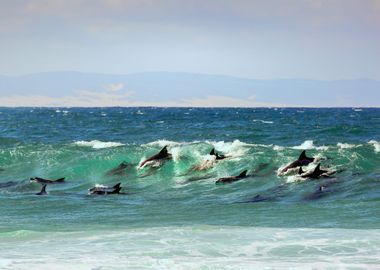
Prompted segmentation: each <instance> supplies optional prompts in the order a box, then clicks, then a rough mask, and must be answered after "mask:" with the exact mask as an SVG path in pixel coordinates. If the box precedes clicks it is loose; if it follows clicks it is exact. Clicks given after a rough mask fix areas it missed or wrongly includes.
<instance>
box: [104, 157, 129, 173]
mask: <svg viewBox="0 0 380 270" xmlns="http://www.w3.org/2000/svg"><path fill="white" fill-rule="evenodd" d="M128 167H130V165H129V164H128V163H127V162H126V161H123V162H122V163H120V164H119V166H117V167H116V168H113V169H111V170H109V171H108V172H107V173H106V175H107V176H113V175H123V174H125V169H127V168H128Z"/></svg>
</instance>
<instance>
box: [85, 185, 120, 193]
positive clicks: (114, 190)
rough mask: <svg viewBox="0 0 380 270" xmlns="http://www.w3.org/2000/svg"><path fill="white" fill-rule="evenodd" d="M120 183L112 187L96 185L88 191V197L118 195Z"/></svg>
mask: <svg viewBox="0 0 380 270" xmlns="http://www.w3.org/2000/svg"><path fill="white" fill-rule="evenodd" d="M120 184H121V183H117V184H116V185H114V186H113V187H108V186H102V185H96V186H95V187H93V188H90V189H89V190H88V191H89V192H88V194H89V195H107V194H119V193H120V190H121V186H120Z"/></svg>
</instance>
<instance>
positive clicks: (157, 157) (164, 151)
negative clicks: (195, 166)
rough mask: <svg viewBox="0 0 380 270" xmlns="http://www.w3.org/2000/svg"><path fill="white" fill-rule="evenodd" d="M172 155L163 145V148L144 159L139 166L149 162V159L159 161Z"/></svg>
mask: <svg viewBox="0 0 380 270" xmlns="http://www.w3.org/2000/svg"><path fill="white" fill-rule="evenodd" d="M171 157H172V155H171V154H169V153H168V149H167V146H165V147H164V148H162V149H161V151H160V152H158V153H157V154H155V155H153V156H151V157H149V158H147V159H146V160H144V161H143V162H142V163H141V164H140V166H139V168H142V167H143V166H144V165H145V164H146V163H147V162H150V161H159V160H164V159H169V158H171Z"/></svg>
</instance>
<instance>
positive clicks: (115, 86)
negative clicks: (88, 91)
mask: <svg viewBox="0 0 380 270" xmlns="http://www.w3.org/2000/svg"><path fill="white" fill-rule="evenodd" d="M123 88H124V84H122V83H110V84H107V85H105V86H104V89H105V90H106V91H111V92H117V91H120V90H122V89H123Z"/></svg>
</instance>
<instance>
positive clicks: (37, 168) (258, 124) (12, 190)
mask: <svg viewBox="0 0 380 270" xmlns="http://www.w3.org/2000/svg"><path fill="white" fill-rule="evenodd" d="M379 130H380V109H368V108H362V109H359V108H342V109H306V108H302V109H301V108H294V109H293V108H292V109H283V108H257V109H242V108H225V109H206V108H54V109H53V108H49V109H48V108H0V214H1V218H0V269H379V268H380V192H379V191H380V189H379V187H380V132H379ZM164 146H168V150H169V152H170V153H171V154H172V159H171V160H167V161H166V162H162V163H160V164H153V166H146V167H144V168H142V169H139V168H138V165H139V164H140V163H141V162H142V161H143V160H144V159H145V158H147V157H149V156H151V155H153V154H155V153H157V152H158V151H159V150H160V149H161V148H162V147H164ZM212 148H215V149H216V151H217V152H219V153H221V154H224V155H226V156H228V158H227V159H225V160H222V161H218V162H216V161H214V160H213V159H212V157H211V156H209V155H208V153H209V152H210V150H211V149H212ZM302 150H306V151H307V155H308V156H314V157H316V158H317V162H315V163H313V164H310V165H309V166H307V167H306V168H304V169H305V170H308V169H309V170H312V169H313V168H314V167H315V166H316V165H317V163H319V162H320V163H321V165H322V167H324V168H328V169H329V170H331V171H336V174H334V175H332V176H331V177H330V178H326V179H318V180H310V179H308V180H305V179H301V178H300V177H297V176H296V175H295V174H294V173H292V172H290V173H288V174H285V175H281V174H280V175H279V173H278V172H279V168H281V167H284V166H285V165H286V164H288V163H289V162H292V161H294V160H295V159H297V158H298V156H299V154H300V153H301V151H302ZM123 161H125V162H127V163H128V164H129V166H128V168H126V169H125V170H124V171H123V173H122V174H119V175H110V174H107V172H109V170H111V169H113V168H115V167H117V166H118V165H119V164H120V163H121V162H123ZM205 164H207V166H205V167H207V168H205V169H203V170H200V169H199V168H200V167H199V166H202V165H205ZM197 166H198V167H197ZM196 167H197V168H198V169H196ZM243 170H248V172H249V173H250V174H253V175H254V176H253V177H250V178H246V179H244V180H241V181H238V182H234V183H231V184H226V185H216V184H215V181H216V180H217V179H218V178H220V177H226V176H234V175H238V174H240V173H241V172H242V171H243ZM35 176H38V177H43V178H48V179H57V178H61V177H65V178H66V183H65V184H60V185H49V186H48V187H47V191H48V195H47V196H36V195H35V193H37V192H39V191H40V189H41V185H40V184H37V183H31V182H30V181H29V179H30V178H31V177H35ZM119 182H120V183H121V186H122V187H123V189H122V192H123V194H120V195H107V196H90V195H88V194H87V193H88V189H89V188H91V187H93V186H95V185H96V184H101V185H108V186H112V185H114V184H116V183H119ZM320 186H325V187H326V189H325V191H324V192H323V193H320V192H318V189H319V187H320Z"/></svg>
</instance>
